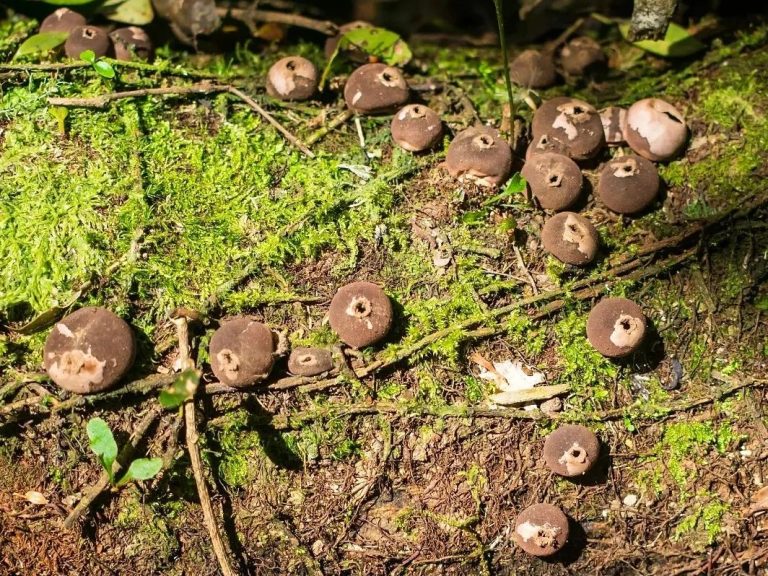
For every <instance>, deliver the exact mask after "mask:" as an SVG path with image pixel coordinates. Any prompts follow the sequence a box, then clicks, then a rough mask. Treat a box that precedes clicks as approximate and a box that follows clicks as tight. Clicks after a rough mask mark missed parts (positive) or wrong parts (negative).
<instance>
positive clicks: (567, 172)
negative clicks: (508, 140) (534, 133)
mask: <svg viewBox="0 0 768 576" xmlns="http://www.w3.org/2000/svg"><path fill="white" fill-rule="evenodd" d="M520 174H521V175H522V176H523V178H525V181H526V182H527V184H528V190H529V191H530V193H531V194H533V195H534V196H535V197H536V199H537V200H538V201H539V204H541V207H542V208H544V209H545V210H558V211H559V210H565V209H566V208H568V207H569V206H571V205H573V203H574V202H576V200H577V199H578V197H579V193H580V192H581V186H582V184H583V182H584V177H583V176H582V175H581V170H579V167H578V166H577V165H576V162H574V161H573V160H571V159H570V158H568V156H565V155H563V154H557V153H556V152H542V153H540V154H534V155H533V157H532V158H531V159H530V160H529V161H528V162H526V163H525V165H524V166H523V169H522V170H521V171H520Z"/></svg>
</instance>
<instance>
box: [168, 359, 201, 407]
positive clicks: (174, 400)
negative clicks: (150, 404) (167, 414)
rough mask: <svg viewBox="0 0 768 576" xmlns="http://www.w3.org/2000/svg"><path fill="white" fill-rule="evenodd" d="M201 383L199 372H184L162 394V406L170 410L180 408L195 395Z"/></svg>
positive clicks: (191, 370)
mask: <svg viewBox="0 0 768 576" xmlns="http://www.w3.org/2000/svg"><path fill="white" fill-rule="evenodd" d="M199 383H200V374H199V373H198V371H197V370H193V369H190V370H184V372H182V373H181V374H179V377H178V378H176V380H175V381H174V382H173V384H171V385H170V386H169V387H168V388H166V389H165V390H162V391H161V392H160V397H159V398H158V400H159V401H160V405H161V406H162V407H163V408H168V409H173V408H178V407H179V406H181V405H182V404H183V403H184V402H186V401H187V400H189V399H190V398H192V396H194V395H195V392H196V391H197V385H198V384H199Z"/></svg>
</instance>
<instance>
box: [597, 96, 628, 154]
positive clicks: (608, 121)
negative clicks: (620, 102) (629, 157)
mask: <svg viewBox="0 0 768 576" xmlns="http://www.w3.org/2000/svg"><path fill="white" fill-rule="evenodd" d="M599 114H600V122H602V123H603V134H604V135H605V143H606V144H608V146H618V145H619V144H621V143H622V142H624V124H625V123H626V121H627V111H626V110H625V109H624V108H621V107H619V106H608V108H603V109H602V110H600V112H599Z"/></svg>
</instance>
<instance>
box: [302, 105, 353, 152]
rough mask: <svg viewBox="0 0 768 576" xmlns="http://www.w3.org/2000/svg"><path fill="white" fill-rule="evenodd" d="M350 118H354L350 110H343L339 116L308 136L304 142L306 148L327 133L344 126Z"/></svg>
mask: <svg viewBox="0 0 768 576" xmlns="http://www.w3.org/2000/svg"><path fill="white" fill-rule="evenodd" d="M352 116H354V112H352V110H349V109H347V110H344V111H343V112H342V113H341V114H339V115H338V116H335V117H334V118H332V119H331V121H330V122H328V123H327V124H325V125H323V126H322V127H321V128H318V129H317V130H316V131H315V132H313V133H312V134H310V135H309V137H308V138H307V140H306V143H307V146H312V144H314V143H315V142H317V141H318V140H320V139H321V138H324V137H325V136H326V134H328V133H329V132H331V131H333V130H336V128H338V127H339V126H341V125H342V124H344V122H346V121H347V120H349V119H350V118H352Z"/></svg>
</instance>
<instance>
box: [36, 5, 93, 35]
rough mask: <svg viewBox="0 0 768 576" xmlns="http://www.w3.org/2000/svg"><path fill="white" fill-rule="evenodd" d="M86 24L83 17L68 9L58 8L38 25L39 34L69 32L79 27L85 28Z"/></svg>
mask: <svg viewBox="0 0 768 576" xmlns="http://www.w3.org/2000/svg"><path fill="white" fill-rule="evenodd" d="M86 23H87V21H86V19H85V16H83V15H82V14H79V13H78V12H75V11H74V10H70V9H69V8H59V9H58V10H56V11H55V12H53V13H52V14H49V15H48V16H46V17H45V19H44V20H43V21H42V22H41V23H40V32H41V33H46V32H67V33H69V32H71V31H72V30H73V29H75V28H78V27H79V26H85V25H86Z"/></svg>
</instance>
